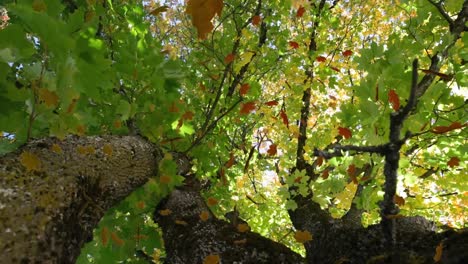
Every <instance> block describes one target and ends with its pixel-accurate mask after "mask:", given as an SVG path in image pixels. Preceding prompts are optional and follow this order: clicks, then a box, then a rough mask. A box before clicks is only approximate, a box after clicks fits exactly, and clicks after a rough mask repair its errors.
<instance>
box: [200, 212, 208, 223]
mask: <svg viewBox="0 0 468 264" xmlns="http://www.w3.org/2000/svg"><path fill="white" fill-rule="evenodd" d="M199 216H200V219H201V220H202V221H203V222H205V221H206V220H208V219H209V218H210V213H208V211H203V212H201V213H200V215H199Z"/></svg>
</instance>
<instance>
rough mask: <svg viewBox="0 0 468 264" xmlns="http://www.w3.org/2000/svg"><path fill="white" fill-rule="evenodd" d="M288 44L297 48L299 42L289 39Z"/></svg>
mask: <svg viewBox="0 0 468 264" xmlns="http://www.w3.org/2000/svg"><path fill="white" fill-rule="evenodd" d="M289 46H290V47H291V48H293V49H298V48H299V43H297V42H295V41H289Z"/></svg>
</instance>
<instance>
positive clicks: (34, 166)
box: [20, 151, 41, 171]
mask: <svg viewBox="0 0 468 264" xmlns="http://www.w3.org/2000/svg"><path fill="white" fill-rule="evenodd" d="M20 162H21V164H22V165H23V166H24V167H25V168H26V170H27V171H39V170H40V168H41V161H40V160H39V158H38V157H37V156H36V154H34V153H32V152H29V151H24V152H23V153H21V155H20Z"/></svg>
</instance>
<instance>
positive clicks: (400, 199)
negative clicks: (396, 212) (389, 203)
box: [393, 194, 405, 206]
mask: <svg viewBox="0 0 468 264" xmlns="http://www.w3.org/2000/svg"><path fill="white" fill-rule="evenodd" d="M393 202H395V203H396V204H397V205H399V206H403V205H405V199H404V198H403V197H401V196H399V195H398V194H395V195H394V196H393Z"/></svg>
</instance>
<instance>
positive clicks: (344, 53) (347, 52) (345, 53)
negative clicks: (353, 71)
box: [341, 50, 353, 57]
mask: <svg viewBox="0 0 468 264" xmlns="http://www.w3.org/2000/svg"><path fill="white" fill-rule="evenodd" d="M341 54H343V56H345V57H349V56H351V55H353V52H352V51H350V50H345V51H343V53H341Z"/></svg>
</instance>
